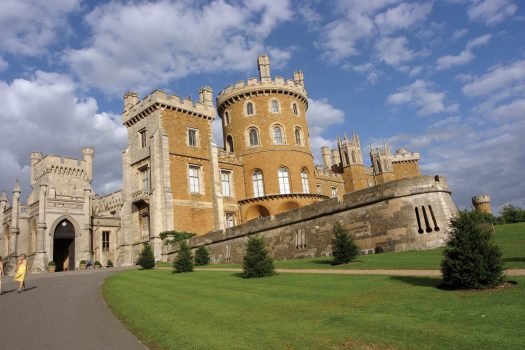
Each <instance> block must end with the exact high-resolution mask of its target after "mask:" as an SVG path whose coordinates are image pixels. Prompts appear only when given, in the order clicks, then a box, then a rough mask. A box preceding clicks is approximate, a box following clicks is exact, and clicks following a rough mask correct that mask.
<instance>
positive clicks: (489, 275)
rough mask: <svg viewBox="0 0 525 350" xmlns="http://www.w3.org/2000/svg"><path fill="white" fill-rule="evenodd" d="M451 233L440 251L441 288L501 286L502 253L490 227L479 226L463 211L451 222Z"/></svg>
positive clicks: (502, 276) (471, 216)
mask: <svg viewBox="0 0 525 350" xmlns="http://www.w3.org/2000/svg"><path fill="white" fill-rule="evenodd" d="M450 225H451V228H452V231H451V233H450V236H449V238H448V240H447V245H446V247H445V250H444V251H443V260H442V262H441V272H442V273H443V285H444V286H445V287H449V288H461V289H482V288H492V287H496V286H498V285H500V284H501V283H503V278H504V274H503V261H502V258H501V250H500V249H499V247H498V246H496V245H495V244H494V242H493V240H492V231H493V230H492V226H490V225H486V224H480V223H479V222H477V221H476V219H475V218H474V216H473V214H472V212H469V211H463V212H460V213H459V215H458V216H457V217H455V218H453V219H452V220H451V221H450Z"/></svg>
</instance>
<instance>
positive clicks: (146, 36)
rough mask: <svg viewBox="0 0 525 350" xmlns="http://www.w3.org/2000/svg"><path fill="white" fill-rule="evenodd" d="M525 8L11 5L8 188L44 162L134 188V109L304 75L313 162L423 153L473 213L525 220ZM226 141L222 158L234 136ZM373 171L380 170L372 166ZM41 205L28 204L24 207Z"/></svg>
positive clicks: (2, 120)
mask: <svg viewBox="0 0 525 350" xmlns="http://www.w3.org/2000/svg"><path fill="white" fill-rule="evenodd" d="M524 8H525V3H523V2H521V1H517V0H439V1H438V0H436V1H432V0H427V1H401V0H364V1H362V0H339V1H330V0H324V1H323V0H309V1H308V0H301V1H299V0H297V1H295V0H288V1H286V0H279V1H270V0H246V1H225V0H224V1H184V0H181V1H170V0H163V1H81V0H46V1H41V0H2V1H0V106H1V107H0V189H1V188H4V189H5V190H6V192H8V194H10V192H11V191H12V188H13V185H14V182H15V180H16V178H20V181H21V183H22V188H23V194H22V196H23V198H25V197H26V196H27V195H29V193H30V184H29V182H30V181H29V174H30V152H35V151H37V152H42V153H44V154H54V155H62V156H69V157H75V158H81V148H82V147H85V146H90V147H94V148H95V158H94V181H93V187H94V189H95V191H96V192H97V193H99V194H102V193H110V192H112V191H114V190H117V189H119V187H120V186H121V176H122V169H121V164H122V163H121V152H122V151H123V150H124V148H125V147H126V140H127V131H126V129H125V128H124V126H122V124H121V121H120V113H121V112H122V109H123V108H122V105H123V103H122V96H123V94H124V92H126V91H130V90H131V91H137V92H138V93H139V94H140V96H141V97H143V96H145V95H147V94H149V93H150V92H152V91H153V90H155V89H160V90H164V91H167V92H170V93H174V94H177V95H179V96H181V97H187V96H191V97H192V98H193V99H194V100H197V99H198V90H199V88H200V87H202V86H205V85H208V86H211V87H212V88H213V91H214V93H215V94H216V93H218V92H219V91H220V90H222V89H223V88H225V87H227V86H228V85H230V84H233V83H235V82H237V81H239V80H246V79H247V78H249V77H252V76H257V66H256V59H257V56H258V55H259V54H261V53H267V54H269V55H270V60H271V74H272V76H275V75H279V76H283V77H286V78H291V77H292V74H293V71H295V70H302V71H303V72H304V76H305V85H306V88H307V90H308V95H309V101H310V105H309V111H308V114H307V117H308V120H309V127H310V137H311V144H312V149H313V151H314V154H315V157H316V159H317V160H318V161H319V148H320V147H321V146H323V145H328V146H334V144H335V139H336V135H337V134H338V133H340V134H342V133H343V132H344V131H346V132H348V133H350V132H351V131H355V132H356V133H358V134H359V135H360V137H361V142H362V146H363V149H364V158H365V159H367V158H368V148H369V147H370V146H376V145H380V144H383V143H388V144H390V145H391V148H392V149H396V148H399V147H407V148H408V149H409V150H410V151H416V152H420V153H421V160H420V166H421V170H422V172H423V174H427V175H435V174H440V175H444V176H446V177H447V179H448V182H449V186H450V188H451V190H452V192H453V198H454V200H455V202H456V204H457V205H458V207H460V208H469V207H471V202H470V198H471V197H472V196H473V195H477V194H485V193H486V194H489V195H490V196H491V199H492V205H493V208H494V209H495V211H496V212H497V211H498V210H499V209H500V208H501V206H503V205H505V204H507V203H512V204H514V205H517V206H520V207H522V208H523V207H525V183H524V181H523V177H524V174H525V10H524ZM213 129H214V138H215V142H216V143H217V144H222V134H221V131H220V123H219V122H218V118H217V121H216V122H214V128H213ZM368 162H369V161H368ZM24 202H25V200H24Z"/></svg>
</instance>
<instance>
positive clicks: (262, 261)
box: [242, 236, 275, 278]
mask: <svg viewBox="0 0 525 350" xmlns="http://www.w3.org/2000/svg"><path fill="white" fill-rule="evenodd" d="M242 269H243V274H242V277H243V278H253V277H266V276H271V275H274V274H275V267H274V265H273V259H272V258H271V257H270V256H269V255H268V250H267V249H266V247H265V246H264V240H263V238H262V237H261V238H259V237H255V236H252V237H250V238H249V239H248V242H247V243H246V255H245V256H244V258H243V261H242Z"/></svg>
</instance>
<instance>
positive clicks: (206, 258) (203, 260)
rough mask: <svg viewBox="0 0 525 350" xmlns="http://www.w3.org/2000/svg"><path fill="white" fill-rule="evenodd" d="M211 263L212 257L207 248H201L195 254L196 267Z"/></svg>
mask: <svg viewBox="0 0 525 350" xmlns="http://www.w3.org/2000/svg"><path fill="white" fill-rule="evenodd" d="M209 263H210V255H209V254H208V249H206V247H205V246H200V247H199V249H197V251H196V252H195V266H203V265H208V264H209Z"/></svg>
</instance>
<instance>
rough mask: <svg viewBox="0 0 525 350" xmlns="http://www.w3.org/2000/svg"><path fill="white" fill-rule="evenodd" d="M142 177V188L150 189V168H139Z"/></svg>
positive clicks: (144, 189)
mask: <svg viewBox="0 0 525 350" xmlns="http://www.w3.org/2000/svg"><path fill="white" fill-rule="evenodd" d="M139 171H140V178H141V179H142V190H143V191H149V168H148V167H147V166H146V167H143V168H140V169H139Z"/></svg>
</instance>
